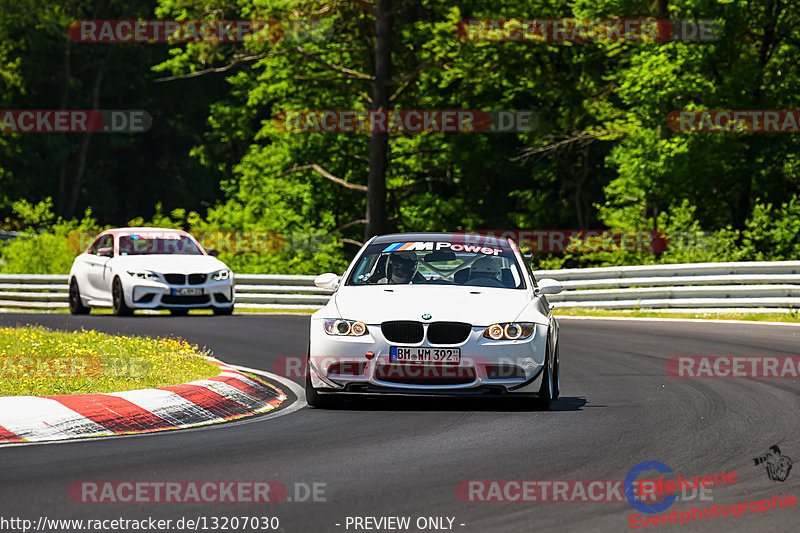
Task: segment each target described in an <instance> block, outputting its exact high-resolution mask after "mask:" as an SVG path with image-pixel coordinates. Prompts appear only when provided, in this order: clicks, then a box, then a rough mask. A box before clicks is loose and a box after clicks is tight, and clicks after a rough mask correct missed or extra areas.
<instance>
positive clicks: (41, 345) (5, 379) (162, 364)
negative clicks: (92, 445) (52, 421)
mask: <svg viewBox="0 0 800 533" xmlns="http://www.w3.org/2000/svg"><path fill="white" fill-rule="evenodd" d="M202 355H208V352H206V351H202V350H200V349H199V348H198V347H197V346H192V345H190V344H189V343H187V342H186V341H184V340H182V339H172V338H169V339H151V338H147V337H124V336H118V335H106V334H105V333H98V332H97V331H93V330H92V331H81V332H70V333H66V332H62V331H53V330H50V329H47V328H43V327H34V326H26V327H18V328H0V396H33V395H37V396H40V395H41V396H45V395H46V396H50V395H58V394H94V393H99V392H119V391H125V390H133V389H146V388H150V387H164V386H167V385H175V384H178V383H185V382H187V381H195V380H198V379H206V378H209V377H212V376H216V375H218V374H219V367H218V366H216V365H214V364H212V363H210V362H208V361H207V360H205V359H203V358H202V357H200V356H202Z"/></svg>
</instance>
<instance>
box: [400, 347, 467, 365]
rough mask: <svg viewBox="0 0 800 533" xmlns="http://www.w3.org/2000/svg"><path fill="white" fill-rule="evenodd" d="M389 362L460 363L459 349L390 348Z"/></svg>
mask: <svg viewBox="0 0 800 533" xmlns="http://www.w3.org/2000/svg"><path fill="white" fill-rule="evenodd" d="M389 360H390V361H392V362H397V363H403V362H406V363H408V362H412V363H458V362H460V361H461V348H403V347H401V346H392V347H391V348H390V349H389Z"/></svg>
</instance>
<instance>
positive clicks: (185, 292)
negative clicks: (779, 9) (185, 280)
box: [172, 287, 203, 296]
mask: <svg viewBox="0 0 800 533" xmlns="http://www.w3.org/2000/svg"><path fill="white" fill-rule="evenodd" d="M201 294H203V289H202V287H185V288H182V289H172V295H173V296H200V295H201Z"/></svg>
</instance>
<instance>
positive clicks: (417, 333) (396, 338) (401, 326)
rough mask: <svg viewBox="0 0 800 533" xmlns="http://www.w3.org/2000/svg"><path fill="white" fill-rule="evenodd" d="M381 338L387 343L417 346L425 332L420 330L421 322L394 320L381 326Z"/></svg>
mask: <svg viewBox="0 0 800 533" xmlns="http://www.w3.org/2000/svg"><path fill="white" fill-rule="evenodd" d="M381 331H382V332H383V336H384V337H386V340H387V341H389V342H401V343H404V344H417V343H419V342H422V338H423V337H424V336H425V332H424V331H423V329H422V322H412V321H404V320H396V321H393V322H384V323H383V324H381Z"/></svg>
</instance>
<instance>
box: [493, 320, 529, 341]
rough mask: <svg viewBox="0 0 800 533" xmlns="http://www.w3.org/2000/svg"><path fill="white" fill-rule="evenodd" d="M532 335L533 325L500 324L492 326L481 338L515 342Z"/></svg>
mask: <svg viewBox="0 0 800 533" xmlns="http://www.w3.org/2000/svg"><path fill="white" fill-rule="evenodd" d="M532 334H533V324H528V323H518V322H506V323H502V324H492V325H491V326H489V327H488V328H486V331H484V332H483V336H484V337H486V338H487V339H492V340H493V341H499V340H509V341H516V340H520V339H527V338H528V337H530V336H531V335H532Z"/></svg>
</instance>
